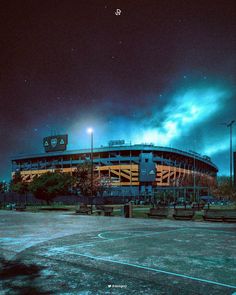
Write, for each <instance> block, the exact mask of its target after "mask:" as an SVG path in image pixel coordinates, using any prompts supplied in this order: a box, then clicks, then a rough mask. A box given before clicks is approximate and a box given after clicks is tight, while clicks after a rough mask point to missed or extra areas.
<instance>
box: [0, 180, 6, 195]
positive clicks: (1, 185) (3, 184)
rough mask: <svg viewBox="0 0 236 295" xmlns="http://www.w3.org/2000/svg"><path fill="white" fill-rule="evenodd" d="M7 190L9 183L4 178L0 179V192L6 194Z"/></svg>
mask: <svg viewBox="0 0 236 295" xmlns="http://www.w3.org/2000/svg"><path fill="white" fill-rule="evenodd" d="M6 191H7V183H6V182H5V181H4V180H3V181H0V194H4V193H5V192H6Z"/></svg>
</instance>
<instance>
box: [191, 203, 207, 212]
mask: <svg viewBox="0 0 236 295" xmlns="http://www.w3.org/2000/svg"><path fill="white" fill-rule="evenodd" d="M204 206H205V204H193V205H192V209H193V210H194V211H196V210H197V211H200V210H203V208H204Z"/></svg>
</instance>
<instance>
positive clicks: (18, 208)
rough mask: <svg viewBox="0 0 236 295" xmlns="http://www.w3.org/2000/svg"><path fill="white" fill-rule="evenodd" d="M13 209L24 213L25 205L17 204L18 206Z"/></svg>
mask: <svg viewBox="0 0 236 295" xmlns="http://www.w3.org/2000/svg"><path fill="white" fill-rule="evenodd" d="M14 209H15V210H16V211H25V209H26V205H25V204H18V205H15V207H14Z"/></svg>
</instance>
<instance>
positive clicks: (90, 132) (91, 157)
mask: <svg viewBox="0 0 236 295" xmlns="http://www.w3.org/2000/svg"><path fill="white" fill-rule="evenodd" d="M87 132H88V133H89V134H90V137H91V152H90V161H91V198H92V197H93V129H92V128H88V130H87Z"/></svg>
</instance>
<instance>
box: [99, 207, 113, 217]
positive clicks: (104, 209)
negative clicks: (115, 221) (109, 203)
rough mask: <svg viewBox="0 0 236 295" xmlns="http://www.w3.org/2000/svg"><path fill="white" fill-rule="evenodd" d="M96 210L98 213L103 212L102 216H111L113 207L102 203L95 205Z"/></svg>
mask: <svg viewBox="0 0 236 295" xmlns="http://www.w3.org/2000/svg"><path fill="white" fill-rule="evenodd" d="M96 210H97V214H98V215H101V214H102V212H103V214H104V216H112V213H113V207H105V206H103V205H97V206H96Z"/></svg>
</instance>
